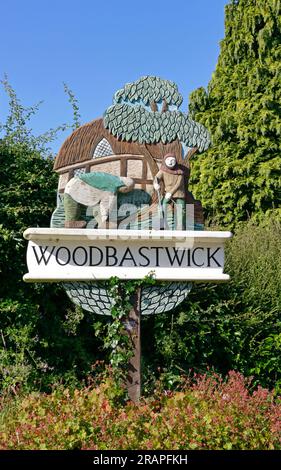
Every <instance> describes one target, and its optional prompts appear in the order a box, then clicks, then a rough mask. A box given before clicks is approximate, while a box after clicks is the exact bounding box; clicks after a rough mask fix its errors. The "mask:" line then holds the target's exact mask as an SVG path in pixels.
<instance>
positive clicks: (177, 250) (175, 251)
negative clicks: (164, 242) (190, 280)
mask: <svg viewBox="0 0 281 470" xmlns="http://www.w3.org/2000/svg"><path fill="white" fill-rule="evenodd" d="M172 249H173V251H174V256H173V258H172V257H171V255H170V250H169V248H165V250H166V253H167V255H168V258H169V261H170V264H171V265H172V266H174V262H175V259H176V260H177V263H178V265H179V266H181V265H182V262H183V257H184V253H185V251H184V250H180V251H181V259H180V258H179V256H178V252H179V248H175V247H174V246H173V247H172Z"/></svg>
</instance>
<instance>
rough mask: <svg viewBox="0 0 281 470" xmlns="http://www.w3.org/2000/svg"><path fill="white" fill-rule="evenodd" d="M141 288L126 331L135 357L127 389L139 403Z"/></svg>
mask: <svg viewBox="0 0 281 470" xmlns="http://www.w3.org/2000/svg"><path fill="white" fill-rule="evenodd" d="M140 304H141V287H138V288H137V291H136V292H135V293H134V294H133V296H132V309H131V311H130V313H129V316H128V321H127V322H126V330H127V332H128V335H129V338H130V340H131V342H132V348H133V356H132V357H131V359H130V361H129V368H128V378H127V389H128V395H129V398H130V399H131V400H132V401H133V402H134V403H138V402H139V400H140V396H141V308H140V307H141V305H140Z"/></svg>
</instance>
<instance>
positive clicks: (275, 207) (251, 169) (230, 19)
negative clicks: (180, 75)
mask: <svg viewBox="0 0 281 470" xmlns="http://www.w3.org/2000/svg"><path fill="white" fill-rule="evenodd" d="M280 13H281V4H280V1H279V0H231V1H230V3H229V4H228V5H227V6H226V9H225V38H224V39H223V40H222V42H221V51H220V56H219V60H218V64H217V67H216V70H215V72H214V74H213V77H212V79H211V81H210V83H209V85H208V88H207V90H205V89H204V88H199V89H197V90H196V91H194V92H193V93H192V94H191V96H190V104H189V111H190V114H191V117H192V118H193V119H196V121H199V122H200V123H202V124H203V125H205V126H206V127H207V129H208V130H209V131H210V132H211V136H212V142H213V146H212V148H211V149H209V150H208V151H207V152H204V153H203V154H202V155H198V156H197V157H196V158H194V161H193V164H192V180H191V185H192V186H193V187H192V191H193V192H194V193H195V195H196V197H198V198H200V199H201V201H202V203H203V207H205V209H206V212H207V215H208V217H209V218H210V220H212V221H213V222H216V223H219V224H220V225H222V226H228V227H233V226H235V224H236V223H237V222H239V221H243V220H246V219H248V218H249V217H253V218H254V219H256V220H261V219H264V217H269V216H270V215H271V214H272V213H274V215H275V216H276V217H279V218H280V216H281V209H280V202H281V155H280V151H281V141H280V138H281V135H280V134H281V120H280V111H281V43H280V39H281V15H280Z"/></svg>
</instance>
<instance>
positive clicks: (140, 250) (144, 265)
mask: <svg viewBox="0 0 281 470" xmlns="http://www.w3.org/2000/svg"><path fill="white" fill-rule="evenodd" d="M148 249H149V248H148V247H147V246H142V247H141V248H140V249H139V254H140V255H141V256H142V257H143V258H145V259H146V264H142V263H140V266H142V267H146V266H149V264H150V259H149V258H148V257H147V256H146V255H144V254H143V252H142V250H148Z"/></svg>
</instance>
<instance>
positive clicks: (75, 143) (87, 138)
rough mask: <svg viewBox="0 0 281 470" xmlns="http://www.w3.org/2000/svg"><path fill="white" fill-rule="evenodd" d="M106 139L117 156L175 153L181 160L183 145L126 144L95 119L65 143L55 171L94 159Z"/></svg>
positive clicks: (101, 121)
mask: <svg viewBox="0 0 281 470" xmlns="http://www.w3.org/2000/svg"><path fill="white" fill-rule="evenodd" d="M103 138H105V139H106V140H107V141H108V142H109V144H110V146H111V148H112V150H113V153H114V154H115V155H120V154H132V155H146V154H147V153H148V154H150V155H151V157H153V158H154V159H162V158H163V156H164V155H165V154H166V153H169V152H173V153H175V155H176V157H177V159H178V161H180V159H181V144H180V142H179V141H178V140H175V141H173V142H171V143H168V144H163V143H161V142H160V143H158V144H150V145H148V144H139V143H138V142H124V141H122V140H119V139H117V138H116V137H114V136H113V135H112V134H111V133H110V132H109V131H108V130H107V129H105V127H104V125H103V120H102V119H95V120H94V121H91V122H89V123H87V124H84V125H83V126H81V127H79V128H78V129H76V130H75V131H74V132H73V133H72V134H71V135H70V136H69V137H68V138H67V139H66V140H65V142H64V143H63V145H62V146H61V148H60V151H59V153H58V155H57V157H56V159H55V163H54V170H58V169H59V168H63V167H65V166H69V165H73V164H75V163H80V162H83V161H86V160H89V159H91V158H92V157H93V153H94V150H95V148H96V146H97V145H98V143H99V142H100V141H101V140H102V139H103Z"/></svg>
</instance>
